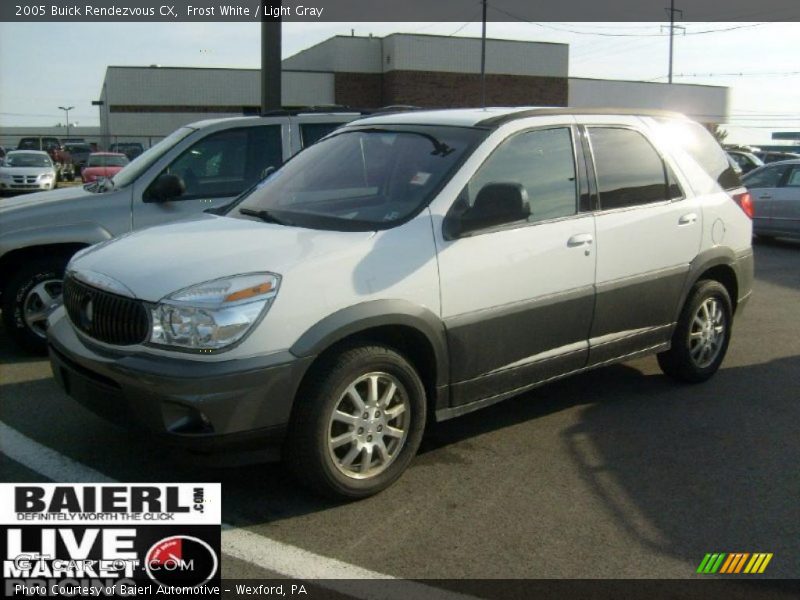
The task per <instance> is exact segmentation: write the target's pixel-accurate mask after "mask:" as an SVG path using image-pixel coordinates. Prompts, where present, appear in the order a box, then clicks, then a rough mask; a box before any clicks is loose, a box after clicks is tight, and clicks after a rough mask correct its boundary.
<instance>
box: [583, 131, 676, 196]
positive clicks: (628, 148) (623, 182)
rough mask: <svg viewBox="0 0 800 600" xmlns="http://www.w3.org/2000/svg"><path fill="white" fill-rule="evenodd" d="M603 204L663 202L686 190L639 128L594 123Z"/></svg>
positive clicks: (598, 175)
mask: <svg viewBox="0 0 800 600" xmlns="http://www.w3.org/2000/svg"><path fill="white" fill-rule="evenodd" d="M589 139H590V140H591V144H592V153H593V155H594V165H595V172H596V175H597V190H598V193H599V195H600V208H601V209H602V210H609V209H614V208H625V207H628V206H637V205H640V204H650V203H653V202H663V201H665V200H671V199H673V198H679V197H680V196H681V195H682V194H681V191H680V188H679V187H678V185H677V182H676V180H675V177H674V175H673V174H672V172H671V170H670V169H669V167H668V165H667V164H666V163H665V162H664V161H663V159H662V158H661V156H660V155H659V154H658V152H656V150H655V148H653V146H652V144H650V142H649V141H647V139H646V138H645V137H644V136H643V135H642V134H641V133H639V132H638V131H634V130H632V129H623V128H617V127H590V128H589Z"/></svg>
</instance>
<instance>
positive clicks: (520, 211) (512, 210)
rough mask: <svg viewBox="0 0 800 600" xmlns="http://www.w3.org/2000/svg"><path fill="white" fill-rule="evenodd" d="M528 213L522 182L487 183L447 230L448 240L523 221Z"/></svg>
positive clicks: (526, 193) (526, 197)
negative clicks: (471, 203)
mask: <svg viewBox="0 0 800 600" xmlns="http://www.w3.org/2000/svg"><path fill="white" fill-rule="evenodd" d="M530 214H531V207H530V203H529V202H528V192H527V191H526V190H525V187H524V186H523V185H522V184H521V183H487V184H486V185H485V186H483V187H482V188H481V190H480V191H479V192H478V195H477V196H476V198H475V203H474V204H473V205H472V206H471V207H469V208H468V209H467V210H465V211H464V212H463V213H462V214H461V216H460V217H455V219H456V222H453V223H451V224H450V226H449V227H448V229H449V236H448V237H451V238H456V237H461V236H463V235H465V234H469V233H472V232H474V231H480V230H482V229H490V228H492V227H498V226H500V225H506V224H508V223H515V222H517V221H525V220H526V219H527V218H528V217H529V216H530Z"/></svg>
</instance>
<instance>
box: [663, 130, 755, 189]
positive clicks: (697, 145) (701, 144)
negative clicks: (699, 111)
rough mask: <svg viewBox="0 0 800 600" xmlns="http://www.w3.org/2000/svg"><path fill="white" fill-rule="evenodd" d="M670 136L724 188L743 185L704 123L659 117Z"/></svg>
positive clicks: (734, 187)
mask: <svg viewBox="0 0 800 600" xmlns="http://www.w3.org/2000/svg"><path fill="white" fill-rule="evenodd" d="M658 121H659V122H660V123H661V124H662V125H663V126H664V128H665V129H666V130H667V133H668V134H669V136H670V138H671V139H672V140H673V141H675V142H676V143H677V144H678V146H680V147H681V149H683V150H684V151H685V152H686V153H687V154H688V155H689V156H691V157H692V158H693V159H694V160H695V161H696V162H697V164H698V165H700V167H702V169H703V170H704V171H705V172H706V173H708V175H709V176H710V177H711V178H712V179H713V180H714V181H716V182H717V183H718V184H719V185H720V187H722V189H724V190H733V189H736V188H739V187H742V180H741V178H740V177H739V174H738V173H737V172H736V171H735V170H734V168H733V166H732V165H731V163H730V161H729V160H728V156H727V155H726V153H725V151H724V150H723V149H722V147H721V146H720V145H719V143H717V140H715V139H714V136H713V135H711V133H710V132H709V131H708V130H707V129H706V128H705V127H703V126H702V125H700V124H699V123H695V122H694V121H679V120H676V119H658Z"/></svg>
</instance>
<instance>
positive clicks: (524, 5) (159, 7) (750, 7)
mask: <svg viewBox="0 0 800 600" xmlns="http://www.w3.org/2000/svg"><path fill="white" fill-rule="evenodd" d="M668 5H669V2H668V1H667V0H605V1H604V2H598V1H596V0H561V1H560V2H531V1H530V0H487V4H486V19H487V20H488V21H505V22H529V23H542V22H545V23H546V22H553V21H571V22H625V21H636V22H647V21H650V22H664V21H668V20H669V17H668V16H667V15H668V13H667V10H666V7H667V6H668ZM675 8H676V9H679V11H678V12H677V13H676V14H678V15H679V20H681V21H689V22H755V21H770V22H777V21H800V3H799V2H797V1H796V0H761V1H760V2H758V3H757V4H754V3H753V2H752V1H750V0H727V2H719V1H718V0H692V1H691V2H687V1H685V0H684V2H676V3H675ZM481 14H482V2H480V0H436V1H435V2H430V0H403V1H398V2H393V1H391V0H283V1H278V0H276V1H275V2H268V1H267V2H265V1H263V0H261V1H259V0H227V1H226V0H4V1H3V2H2V3H0V21H4V22H46V21H75V22H78V21H85V22H92V21H96V22H157V21H160V22H176V23H177V22H181V21H187V22H189V21H194V22H203V21H205V22H234V21H239V22H248V21H249V22H255V21H261V20H263V19H267V20H269V19H278V18H280V19H282V20H283V21H288V22H391V21H408V22H421V21H425V22H448V21H450V22H463V21H475V20H480V19H481Z"/></svg>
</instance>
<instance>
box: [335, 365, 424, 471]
mask: <svg viewBox="0 0 800 600" xmlns="http://www.w3.org/2000/svg"><path fill="white" fill-rule="evenodd" d="M410 424H411V403H410V402H409V399H408V392H407V391H406V389H405V387H404V386H403V385H402V384H401V383H400V382H399V381H398V380H397V379H396V378H395V377H393V376H392V375H390V374H388V373H384V372H373V373H367V374H365V375H362V376H360V377H358V378H357V379H356V380H354V381H353V382H352V383H351V384H350V385H349V386H347V388H346V390H345V391H344V393H343V394H342V395H341V397H340V398H339V400H338V401H337V403H336V405H335V407H334V409H333V413H332V414H331V418H330V421H329V424H328V429H327V432H328V439H327V445H328V453H329V455H330V458H331V460H332V461H333V464H334V465H335V466H336V468H337V469H338V470H339V471H340V472H341V473H343V474H344V475H346V476H347V477H352V478H354V479H368V478H371V477H375V476H376V475H378V474H380V473H382V472H383V471H385V470H386V469H387V468H388V467H389V465H391V464H392V463H393V462H394V461H395V459H396V458H397V456H398V455H399V454H400V452H401V451H402V449H403V446H404V445H405V442H406V439H407V438H408V430H409V426H410Z"/></svg>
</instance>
